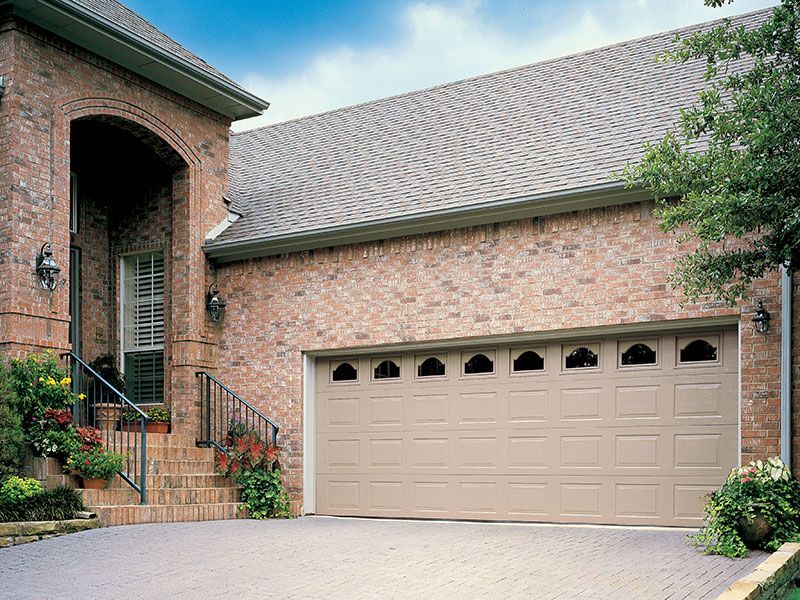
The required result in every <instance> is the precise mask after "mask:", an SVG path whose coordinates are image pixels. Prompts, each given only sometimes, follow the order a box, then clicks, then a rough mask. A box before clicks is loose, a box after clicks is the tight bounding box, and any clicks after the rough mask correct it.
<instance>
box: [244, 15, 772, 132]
mask: <svg viewBox="0 0 800 600" xmlns="http://www.w3.org/2000/svg"><path fill="white" fill-rule="evenodd" d="M775 6H777V5H775ZM775 6H770V7H767V8H760V9H757V10H752V11H749V12H745V13H740V14H737V15H732V16H730V17H720V18H718V19H713V20H711V21H702V22H700V23H694V24H692V25H685V26H683V27H676V28H675V29H670V30H667V31H659V32H656V33H651V34H649V35H643V36H640V37H636V38H631V39H628V40H623V41H621V42H615V43H613V44H606V45H605V46H599V47H597V48H589V49H587V50H581V51H580V52H572V53H570V54H564V55H562V56H554V57H552V58H547V59H544V60H540V61H536V62H532V63H527V64H524V65H518V66H516V67H508V68H506V69H500V70H499V71H492V72H490V73H482V74H480V75H473V76H471V77H464V78H462V79H456V80H453V81H447V82H444V83H438V84H436V85H432V86H428V87H424V88H420V89H416V90H409V91H407V92H400V93H398V94H392V95H389V96H384V97H382V98H375V99H373V100H366V101H364V102H357V103H356V104H349V105H347V106H340V107H338V108H333V109H331V110H324V111H320V112H317V113H313V114H310V115H305V116H302V117H295V118H294V119H288V120H286V121H280V122H278V123H268V124H266V125H261V126H259V127H254V128H252V129H245V130H243V131H232V132H231V134H232V135H231V137H240V136H244V135H246V134H253V133H256V132H258V131H263V130H265V129H269V128H271V127H278V126H282V125H289V124H292V123H297V122H300V121H305V120H308V119H314V118H316V117H321V116H323V115H333V114H336V113H340V112H345V111H349V110H353V109H356V108H361V107H363V106H369V105H371V104H379V103H381V102H387V101H391V100H397V99H400V98H405V97H408V96H414V95H416V94H425V93H429V92H432V91H435V90H439V89H442V88H445V87H448V86H452V85H458V84H462V83H469V82H472V81H477V80H481V79H488V78H490V77H496V76H498V75H505V74H508V73H513V72H515V71H522V70H524V69H529V68H531V67H533V66H543V65H547V64H550V63H554V62H558V61H564V60H568V59H573V58H577V57H579V56H586V55H589V54H593V53H599V52H605V51H608V50H609V49H611V48H619V47H621V46H625V45H627V44H635V43H639V42H643V41H644V40H649V39H654V38H658V37H664V36H671V35H677V34H680V33H682V32H686V31H692V30H698V29H701V28H704V27H705V28H711V27H715V26H717V25H721V24H722V23H724V22H726V21H731V20H739V19H746V18H749V17H753V16H755V15H758V14H761V13H766V12H768V11H773V10H774V9H775Z"/></svg>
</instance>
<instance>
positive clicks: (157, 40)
mask: <svg viewBox="0 0 800 600" xmlns="http://www.w3.org/2000/svg"><path fill="white" fill-rule="evenodd" d="M74 2H75V3H76V4H80V5H82V6H84V7H86V8H87V9H89V10H91V11H92V12H93V13H95V14H96V15H99V16H100V17H102V18H104V19H107V20H109V21H111V22H112V23H114V24H115V25H118V26H120V27H123V28H125V29H127V30H128V31H129V32H131V33H133V34H134V35H137V36H139V37H140V38H142V39H144V40H146V41H148V42H150V43H151V44H153V45H155V46H157V47H158V48H160V49H161V50H164V51H165V52H169V53H170V54H173V55H175V56H177V57H179V58H182V59H183V60H185V61H186V62H188V63H190V64H191V65H193V66H194V67H197V68H198V69H200V70H201V71H205V72H206V73H208V74H209V75H212V76H214V77H218V78H220V79H222V80H224V81H225V82H227V83H228V84H230V85H233V86H235V87H237V88H239V89H243V88H242V87H241V86H240V85H239V84H237V83H236V82H235V81H233V80H232V79H230V78H229V77H227V76H226V75H225V74H223V73H221V72H220V71H218V70H217V69H215V68H214V67H212V66H211V65H210V64H208V63H207V62H206V61H204V60H203V59H202V58H200V57H199V56H197V55H196V54H194V53H192V52H190V51H189V50H187V49H186V48H185V47H183V46H182V45H180V44H179V43H178V42H176V41H175V40H173V39H172V38H171V37H169V36H168V35H167V34H165V33H164V32H163V31H161V30H160V29H158V28H156V27H155V26H154V25H153V24H152V23H150V22H149V21H147V20H146V19H144V18H143V17H141V16H140V15H138V14H137V13H135V12H133V11H132V10H131V9H129V8H128V7H126V6H124V5H123V4H120V3H119V2H117V1H116V0H74Z"/></svg>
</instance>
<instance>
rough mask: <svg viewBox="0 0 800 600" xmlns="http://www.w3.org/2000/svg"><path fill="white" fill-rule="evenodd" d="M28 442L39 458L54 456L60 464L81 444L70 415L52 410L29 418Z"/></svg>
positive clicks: (62, 411) (49, 409)
mask: <svg viewBox="0 0 800 600" xmlns="http://www.w3.org/2000/svg"><path fill="white" fill-rule="evenodd" d="M28 441H29V442H30V443H31V445H32V446H33V447H34V449H35V450H36V453H37V454H39V456H54V457H56V458H58V459H59V460H60V461H61V462H62V463H63V462H64V461H65V460H66V459H67V457H69V455H70V454H72V453H73V452H74V451H75V450H77V449H78V448H79V447H80V444H81V443H80V441H79V440H78V437H77V435H76V433H75V424H74V423H73V421H72V413H71V412H70V411H68V410H55V409H52V408H48V409H45V411H44V413H43V414H41V415H40V416H32V417H31V422H30V424H29V426H28Z"/></svg>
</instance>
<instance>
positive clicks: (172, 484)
mask: <svg viewBox="0 0 800 600" xmlns="http://www.w3.org/2000/svg"><path fill="white" fill-rule="evenodd" d="M233 485H234V484H233V483H232V482H231V480H230V479H228V478H227V477H220V476H219V475H215V474H213V473H202V474H197V473H194V474H181V473H164V474H160V475H154V474H151V475H148V476H147V487H148V489H160V488H170V489H176V488H183V489H191V488H211V487H220V488H224V487H231V486H233ZM116 488H130V486H129V485H128V484H127V483H126V482H124V481H123V480H122V479H121V478H119V477H116V478H114V479H113V480H112V481H111V482H110V483H109V484H108V489H116Z"/></svg>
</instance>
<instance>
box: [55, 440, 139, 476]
mask: <svg viewBox="0 0 800 600" xmlns="http://www.w3.org/2000/svg"><path fill="white" fill-rule="evenodd" d="M124 462H125V457H124V456H122V454H118V453H117V452H110V451H108V450H106V449H105V448H102V447H100V446H97V447H95V448H92V449H90V450H87V451H84V450H78V451H76V452H75V453H73V454H72V456H70V457H69V459H68V460H67V467H68V468H69V469H74V470H75V471H76V472H77V474H78V475H79V476H81V477H83V478H84V479H105V480H106V481H108V480H110V479H113V478H114V475H116V474H117V472H118V471H121V470H122V465H123V464H124Z"/></svg>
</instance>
